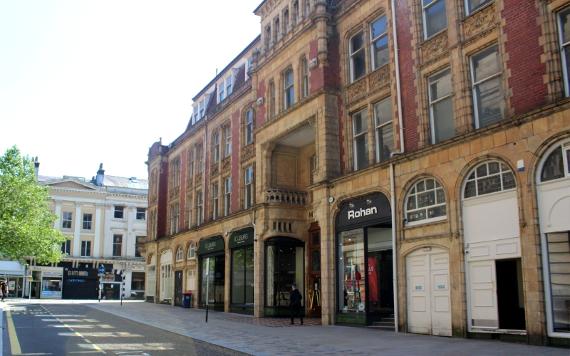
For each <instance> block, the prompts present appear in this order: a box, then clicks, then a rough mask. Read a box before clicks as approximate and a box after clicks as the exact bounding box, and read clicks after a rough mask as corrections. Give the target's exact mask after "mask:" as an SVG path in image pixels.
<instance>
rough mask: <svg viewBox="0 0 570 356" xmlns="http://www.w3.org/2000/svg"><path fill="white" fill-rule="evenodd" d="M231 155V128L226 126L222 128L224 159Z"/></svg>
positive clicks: (228, 125)
mask: <svg viewBox="0 0 570 356" xmlns="http://www.w3.org/2000/svg"><path fill="white" fill-rule="evenodd" d="M231 154H232V126H231V125H230V124H227V125H225V126H224V158H226V157H229V156H231Z"/></svg>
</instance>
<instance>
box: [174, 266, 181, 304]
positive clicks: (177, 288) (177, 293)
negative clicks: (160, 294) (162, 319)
mask: <svg viewBox="0 0 570 356" xmlns="http://www.w3.org/2000/svg"><path fill="white" fill-rule="evenodd" d="M174 305H177V306H182V271H174Z"/></svg>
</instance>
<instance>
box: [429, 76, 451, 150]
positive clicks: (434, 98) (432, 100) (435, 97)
mask: <svg viewBox="0 0 570 356" xmlns="http://www.w3.org/2000/svg"><path fill="white" fill-rule="evenodd" d="M428 86H429V90H428V96H429V97H428V99H429V118H430V126H431V140H432V143H434V144H435V143H438V142H441V141H444V140H446V139H448V138H451V137H453V136H455V125H454V123H453V104H452V89H451V71H450V70H449V68H448V69H445V70H444V71H441V72H439V73H437V74H434V75H432V76H431V77H429V78H428Z"/></svg>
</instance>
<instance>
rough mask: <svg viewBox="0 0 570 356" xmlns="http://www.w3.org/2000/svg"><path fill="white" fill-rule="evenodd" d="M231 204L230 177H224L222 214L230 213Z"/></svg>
mask: <svg viewBox="0 0 570 356" xmlns="http://www.w3.org/2000/svg"><path fill="white" fill-rule="evenodd" d="M231 204H232V177H226V178H225V179H224V216H228V215H230V210H231Z"/></svg>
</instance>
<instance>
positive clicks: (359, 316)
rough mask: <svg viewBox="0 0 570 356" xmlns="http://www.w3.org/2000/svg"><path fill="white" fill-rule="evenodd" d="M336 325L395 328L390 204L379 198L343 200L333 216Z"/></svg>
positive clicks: (383, 198)
mask: <svg viewBox="0 0 570 356" xmlns="http://www.w3.org/2000/svg"><path fill="white" fill-rule="evenodd" d="M336 222H337V232H338V234H337V271H338V297H337V298H338V299H337V300H338V309H337V322H339V323H347V324H361V325H373V326H375V327H381V328H386V329H392V330H393V329H394V324H395V320H394V274H393V251H394V249H393V244H392V218H391V213H390V203H389V202H388V199H387V198H386V197H385V196H384V195H382V194H371V195H368V196H365V197H362V198H358V199H354V200H351V201H347V202H344V203H343V204H342V205H341V210H340V212H339V213H338V215H337V219H336Z"/></svg>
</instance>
